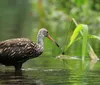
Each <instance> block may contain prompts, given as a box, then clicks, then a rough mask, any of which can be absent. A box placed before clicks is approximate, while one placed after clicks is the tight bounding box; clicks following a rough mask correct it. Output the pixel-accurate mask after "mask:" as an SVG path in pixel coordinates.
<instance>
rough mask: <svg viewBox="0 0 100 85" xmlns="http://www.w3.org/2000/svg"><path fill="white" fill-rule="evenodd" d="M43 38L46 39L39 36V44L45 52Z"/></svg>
mask: <svg viewBox="0 0 100 85" xmlns="http://www.w3.org/2000/svg"><path fill="white" fill-rule="evenodd" d="M43 38H44V37H42V36H40V35H38V36H37V43H38V44H39V45H40V47H41V50H44V42H43Z"/></svg>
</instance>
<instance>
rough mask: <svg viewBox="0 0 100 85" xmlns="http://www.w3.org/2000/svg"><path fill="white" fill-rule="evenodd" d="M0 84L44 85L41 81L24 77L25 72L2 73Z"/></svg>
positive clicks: (0, 73)
mask: <svg viewBox="0 0 100 85" xmlns="http://www.w3.org/2000/svg"><path fill="white" fill-rule="evenodd" d="M0 84H2V85H43V84H42V82H41V81H39V80H36V79H34V78H32V77H29V76H25V75H23V72H22V71H20V72H14V71H8V70H7V71H0Z"/></svg>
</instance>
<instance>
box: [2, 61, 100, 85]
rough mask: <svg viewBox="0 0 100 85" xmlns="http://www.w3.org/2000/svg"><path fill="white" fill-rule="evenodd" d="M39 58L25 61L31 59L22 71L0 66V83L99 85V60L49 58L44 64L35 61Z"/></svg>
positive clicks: (23, 84) (19, 84)
mask: <svg viewBox="0 0 100 85" xmlns="http://www.w3.org/2000/svg"><path fill="white" fill-rule="evenodd" d="M40 60H41V59H40ZM40 60H39V59H36V60H34V63H35V64H34V65H32V66H29V65H27V63H28V62H30V63H31V62H33V60H30V61H28V62H27V63H25V65H24V66H23V69H22V72H17V73H15V72H14V70H13V67H8V68H5V67H2V66H1V67H2V69H0V70H1V71H0V85H100V61H93V60H90V59H88V60H86V61H85V62H84V63H82V61H81V59H68V60H66V62H62V61H61V60H57V59H51V60H52V63H49V62H48V65H46V63H47V61H46V59H45V61H44V62H45V63H44V64H43V63H42V62H40V63H36V62H39V61H40ZM54 62H56V63H54ZM28 67H30V68H28ZM9 68H10V69H9Z"/></svg>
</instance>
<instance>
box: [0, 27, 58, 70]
mask: <svg viewBox="0 0 100 85" xmlns="http://www.w3.org/2000/svg"><path fill="white" fill-rule="evenodd" d="M44 37H48V38H49V39H50V40H52V41H53V42H54V43H55V44H56V45H57V46H58V47H59V45H58V44H57V43H56V42H55V40H53V39H52V38H51V37H50V35H49V34H48V31H47V30H46V29H44V28H42V29H40V30H39V32H38V35H37V43H34V42H33V41H31V40H29V39H27V38H16V39H9V40H5V41H1V42H0V63H1V64H4V65H6V66H14V67H15V70H20V69H21V67H22V64H23V63H24V62H25V61H27V60H28V59H31V58H35V57H38V56H39V55H41V54H42V52H43V49H44V43H43V39H44Z"/></svg>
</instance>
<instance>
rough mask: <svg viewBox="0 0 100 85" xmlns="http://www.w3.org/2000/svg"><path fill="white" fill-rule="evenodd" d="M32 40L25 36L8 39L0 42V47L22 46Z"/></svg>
mask: <svg viewBox="0 0 100 85" xmlns="http://www.w3.org/2000/svg"><path fill="white" fill-rule="evenodd" d="M31 42H32V41H31V40H29V39H27V38H16V39H9V40H5V41H1V42H0V49H3V48H8V47H22V46H25V45H26V44H28V43H31Z"/></svg>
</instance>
